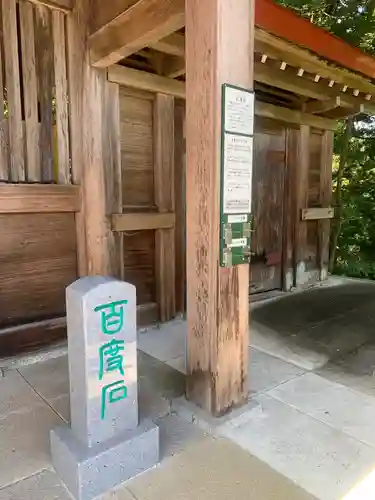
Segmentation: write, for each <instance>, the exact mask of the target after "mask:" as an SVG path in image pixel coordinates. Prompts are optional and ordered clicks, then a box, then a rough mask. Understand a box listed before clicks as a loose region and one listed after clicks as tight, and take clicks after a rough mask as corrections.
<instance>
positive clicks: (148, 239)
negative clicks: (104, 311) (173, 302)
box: [124, 231, 159, 318]
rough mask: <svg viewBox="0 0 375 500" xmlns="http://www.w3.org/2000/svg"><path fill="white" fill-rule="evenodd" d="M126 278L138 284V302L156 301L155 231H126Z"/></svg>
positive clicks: (135, 284)
mask: <svg viewBox="0 0 375 500" xmlns="http://www.w3.org/2000/svg"><path fill="white" fill-rule="evenodd" d="M124 279H125V280H126V281H128V282H129V283H132V284H133V285H134V286H136V288H137V303H138V304H147V303H149V302H155V303H156V292H155V231H129V232H126V233H124ZM157 316H158V318H159V305H158V314H157Z"/></svg>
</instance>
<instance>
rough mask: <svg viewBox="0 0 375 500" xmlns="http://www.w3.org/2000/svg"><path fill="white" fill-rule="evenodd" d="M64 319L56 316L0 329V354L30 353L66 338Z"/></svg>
mask: <svg viewBox="0 0 375 500" xmlns="http://www.w3.org/2000/svg"><path fill="white" fill-rule="evenodd" d="M66 336H67V332H66V319H65V318H56V319H47V320H43V321H36V322H32V323H25V324H22V325H18V326H14V327H8V328H3V329H1V330H0V356H1V357H13V356H19V355H20V354H22V353H26V354H30V353H31V352H33V351H36V350H39V349H40V348H41V347H43V346H46V345H51V344H53V343H54V342H58V341H62V340H64V339H65V338H66Z"/></svg>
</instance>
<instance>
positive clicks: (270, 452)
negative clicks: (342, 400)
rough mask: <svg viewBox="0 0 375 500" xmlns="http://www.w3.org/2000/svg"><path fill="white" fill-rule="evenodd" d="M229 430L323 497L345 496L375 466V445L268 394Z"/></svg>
mask: <svg viewBox="0 0 375 500" xmlns="http://www.w3.org/2000/svg"><path fill="white" fill-rule="evenodd" d="M254 399H256V400H257V401H258V403H259V406H257V407H255V408H254V409H253V410H252V411H251V412H250V414H249V415H247V420H246V422H244V423H243V424H242V425H239V426H237V427H234V426H232V427H231V426H227V427H226V428H225V429H224V430H223V433H224V435H225V436H226V437H228V438H230V439H231V440H233V441H234V442H235V443H237V444H239V445H240V446H241V447H242V448H244V449H245V450H247V451H248V452H249V453H250V454H252V455H254V456H256V457H258V458H259V459H260V460H263V461H264V462H266V463H267V464H269V465H270V466H271V467H273V468H274V469H276V470H277V471H279V472H280V473H282V474H284V475H285V476H286V477H289V478H290V479H291V480H293V481H295V482H296V483H297V484H299V485H300V486H301V487H302V488H304V489H305V490H307V491H309V492H310V493H311V494H312V495H315V496H316V497H317V498H319V499H320V500H342V499H343V497H344V495H345V494H346V493H347V492H348V491H349V490H350V489H351V488H352V487H353V486H354V485H355V484H356V483H357V482H358V481H360V480H361V479H362V478H363V477H365V476H366V475H367V474H368V473H369V472H371V471H372V470H373V469H374V468H375V449H374V448H371V447H370V446H368V445H366V444H363V443H360V442H359V441H357V440H355V439H353V438H351V437H349V436H348V435H346V434H344V433H342V432H341V431H339V430H337V429H334V428H332V427H330V426H328V425H326V424H324V423H321V422H319V421H317V420H315V419H313V418H311V417H310V416H308V415H305V414H304V413H301V412H300V411H298V410H296V409H294V408H292V407H290V406H288V405H286V404H284V403H282V402H280V401H277V400H275V399H273V398H271V397H270V396H268V395H265V394H261V395H258V396H256V397H255V398H254Z"/></svg>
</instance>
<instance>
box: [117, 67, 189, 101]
mask: <svg viewBox="0 0 375 500" xmlns="http://www.w3.org/2000/svg"><path fill="white" fill-rule="evenodd" d="M108 80H109V81H110V82H114V83H118V84H119V85H125V86H126V87H130V88H134V89H139V90H146V91H148V92H160V93H163V94H168V95H173V96H175V97H180V98H182V99H185V83H184V82H179V81H177V80H173V79H171V78H166V77H165V76H158V75H153V74H152V73H147V72H146V71H139V70H137V69H132V68H125V67H124V66H119V65H114V66H111V67H110V68H108Z"/></svg>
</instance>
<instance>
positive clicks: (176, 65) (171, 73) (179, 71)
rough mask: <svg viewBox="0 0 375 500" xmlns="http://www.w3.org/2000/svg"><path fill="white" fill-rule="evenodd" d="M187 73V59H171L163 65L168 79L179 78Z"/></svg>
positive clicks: (166, 60) (164, 73)
mask: <svg viewBox="0 0 375 500" xmlns="http://www.w3.org/2000/svg"><path fill="white" fill-rule="evenodd" d="M185 72H186V65H185V59H182V58H181V57H169V58H167V59H165V61H164V64H163V75H164V76H166V77H167V78H177V77H178V76H181V75H184V74H185Z"/></svg>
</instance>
